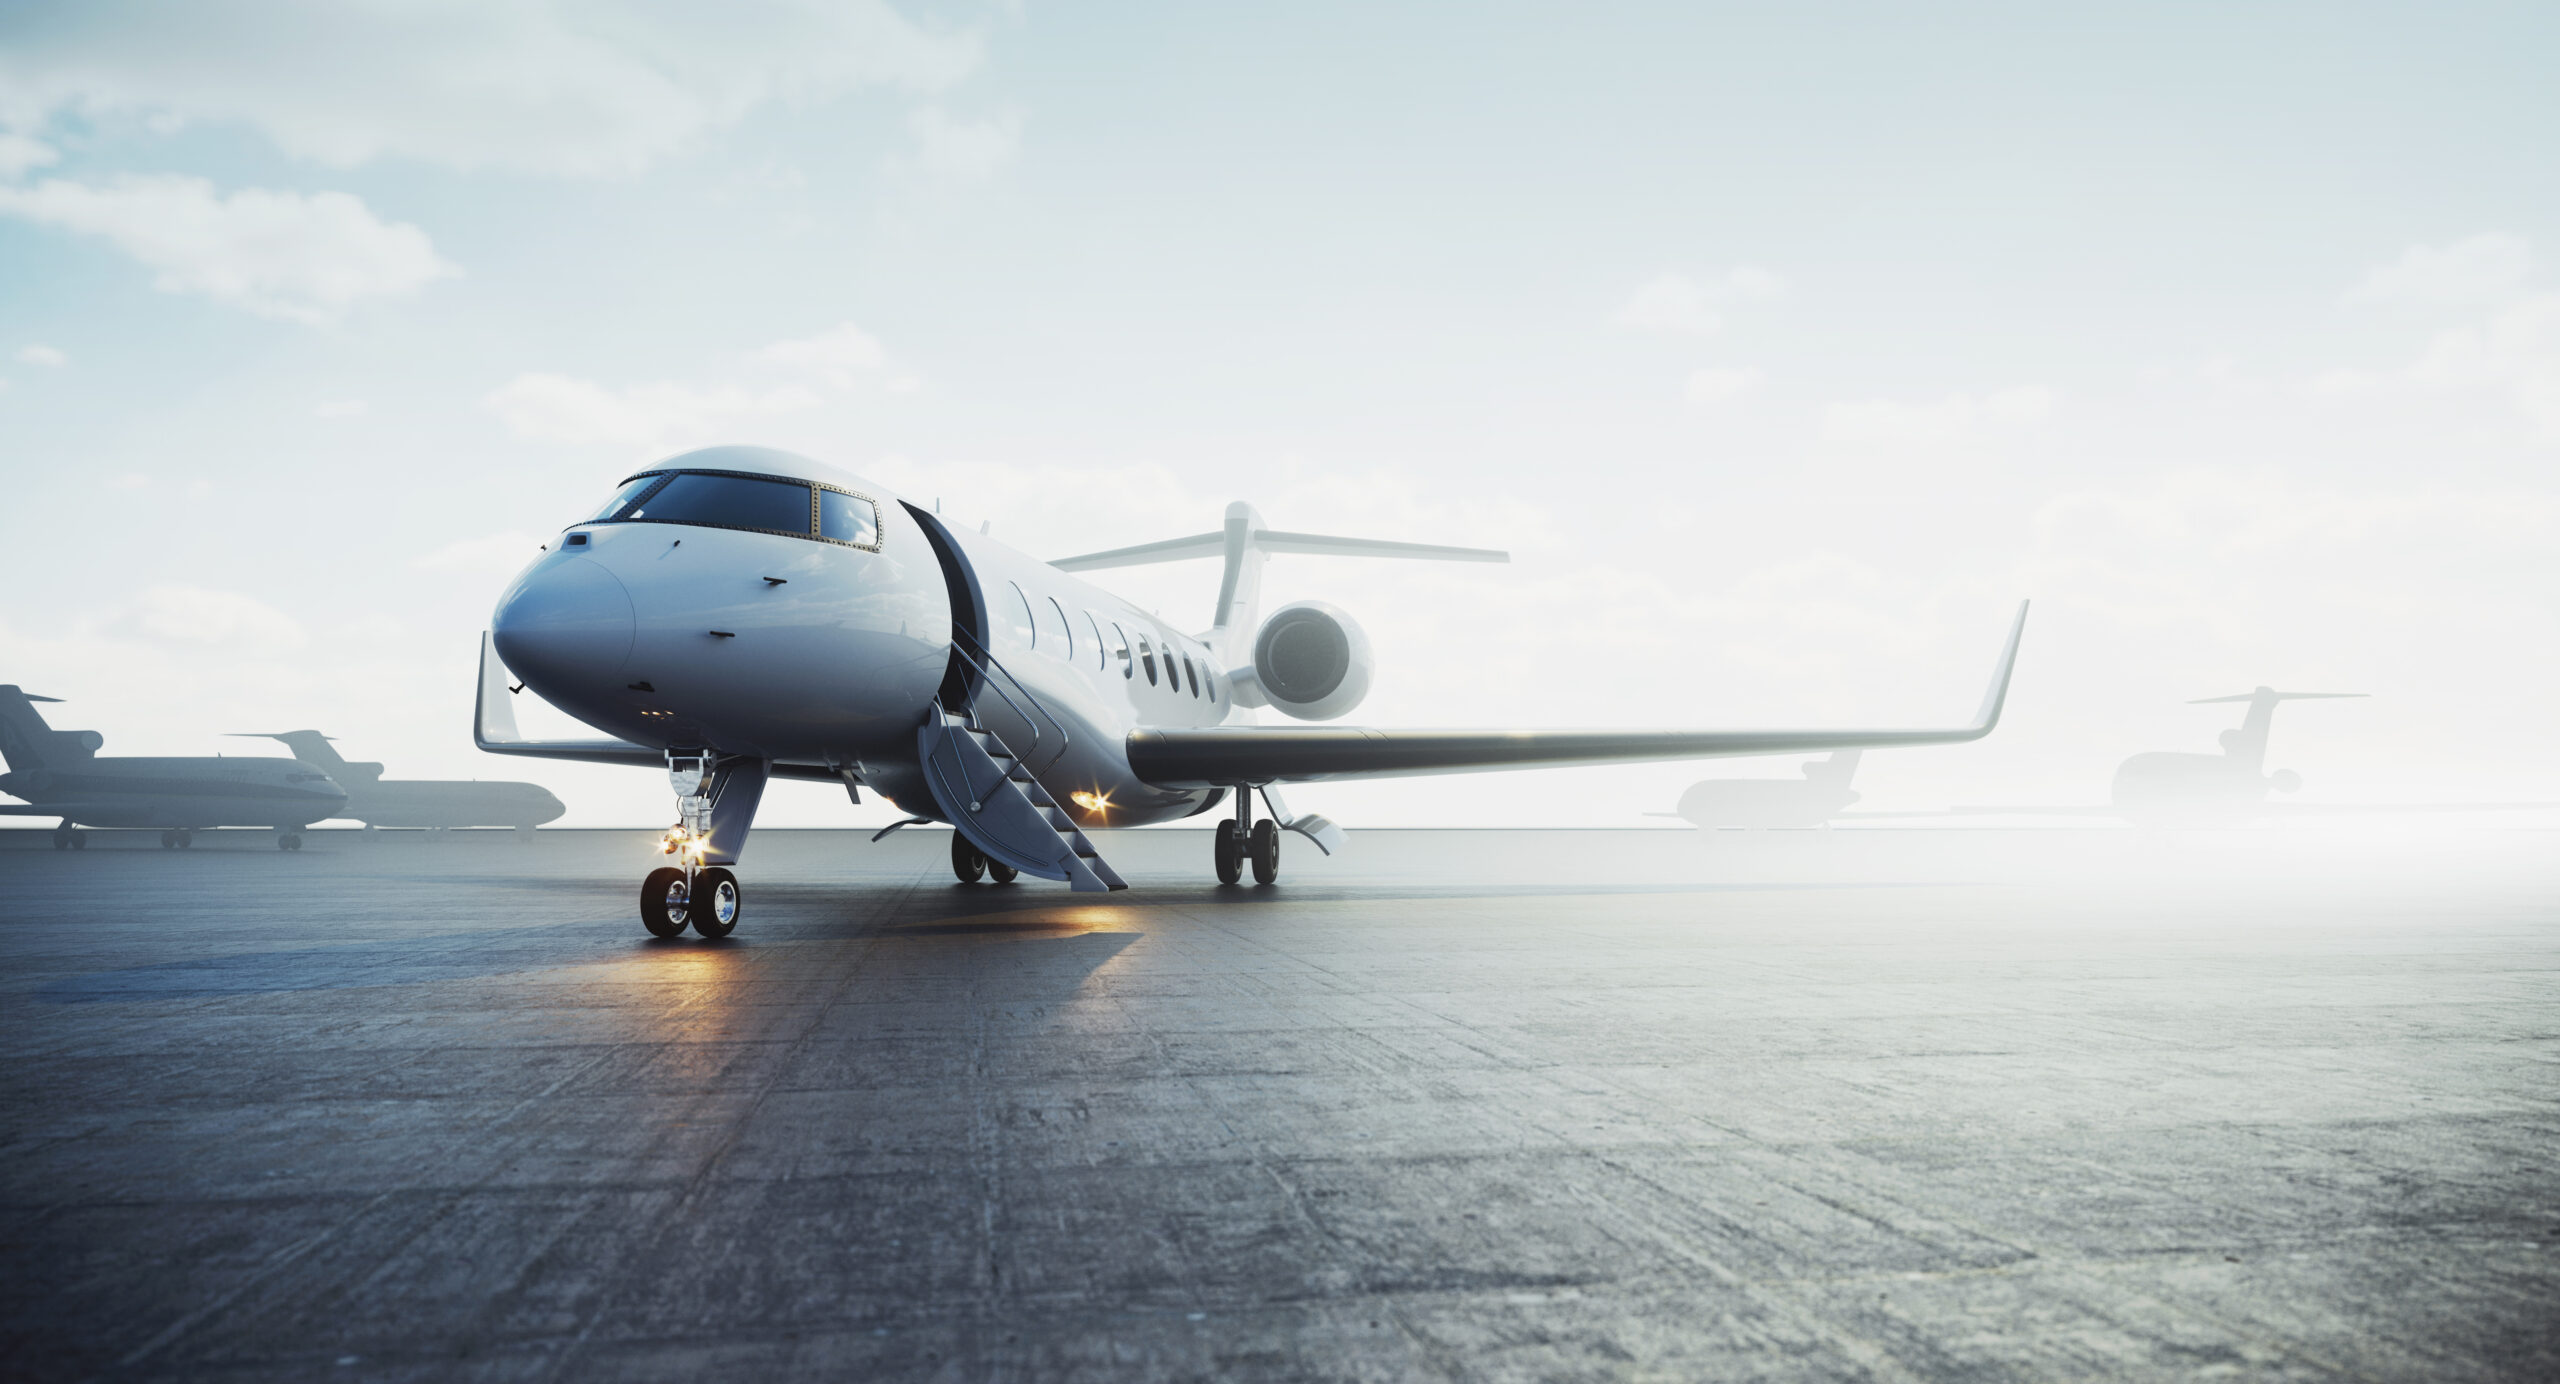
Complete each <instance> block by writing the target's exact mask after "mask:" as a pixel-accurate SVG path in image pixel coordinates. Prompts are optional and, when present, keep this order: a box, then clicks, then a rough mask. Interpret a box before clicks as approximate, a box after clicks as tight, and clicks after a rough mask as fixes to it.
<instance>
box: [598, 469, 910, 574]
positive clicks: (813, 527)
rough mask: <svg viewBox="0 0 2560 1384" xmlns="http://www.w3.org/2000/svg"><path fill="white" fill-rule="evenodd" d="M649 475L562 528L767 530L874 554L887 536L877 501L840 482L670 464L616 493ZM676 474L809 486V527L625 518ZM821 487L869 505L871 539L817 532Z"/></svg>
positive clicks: (624, 482)
mask: <svg viewBox="0 0 2560 1384" xmlns="http://www.w3.org/2000/svg"><path fill="white" fill-rule="evenodd" d="M648 476H655V477H657V478H658V482H657V484H655V485H651V486H648V487H645V488H643V489H642V490H640V491H639V492H638V493H636V494H634V495H633V496H632V497H631V498H630V499H628V500H625V501H623V502H622V503H621V504H620V505H618V506H616V507H615V509H614V511H613V513H611V514H608V515H606V516H605V517H603V518H601V519H583V520H580V521H579V522H577V523H574V524H568V525H564V526H563V528H564V530H565V529H583V528H587V527H590V526H592V525H596V524H678V525H683V526H685V527H688V528H696V529H728V530H730V531H732V532H734V533H769V534H772V535H773V536H775V537H776V538H805V539H807V540H809V541H810V542H812V543H825V544H829V545H831V546H834V547H838V548H851V549H853V550H855V551H856V552H864V553H876V552H878V551H880V545H881V542H882V540H883V539H884V538H885V537H886V536H887V535H886V533H885V532H884V531H883V529H882V527H881V522H880V502H879V501H878V500H876V499H874V498H872V497H871V496H869V495H865V494H863V493H862V492H861V491H859V490H848V489H846V488H845V487H843V486H841V485H830V484H828V483H827V482H825V481H813V480H810V479H809V478H808V477H806V476H776V475H772V474H769V473H767V472H763V471H724V470H720V469H718V468H715V467H708V466H676V467H669V468H667V469H664V470H658V469H654V468H653V469H651V470H647V471H634V472H632V473H631V474H630V475H628V476H625V477H623V478H622V479H621V480H619V481H617V482H615V483H614V490H615V493H617V494H619V493H621V492H622V491H623V490H625V489H627V488H628V487H629V486H630V485H631V483H632V482H633V481H636V480H640V479H642V478H643V477H648ZM678 476H724V477H727V478H729V479H731V480H742V481H772V482H777V483H779V484H782V485H800V486H807V487H808V488H809V527H808V528H806V529H802V530H797V531H794V530H791V529H765V528H757V527H755V526H753V525H750V524H714V523H708V522H705V521H703V520H699V519H654V518H648V517H645V516H644V517H642V518H637V519H631V518H625V517H624V516H625V515H628V514H629V513H630V512H631V511H632V510H634V509H639V508H643V507H645V506H647V504H648V503H649V501H650V500H651V499H652V498H654V497H655V496H656V495H657V493H658V492H659V491H661V490H664V489H666V488H667V482H669V481H671V480H674V479H675V478H676V477H678ZM821 490H831V491H834V492H835V493H836V494H838V495H842V496H845V497H846V498H848V499H854V500H860V501H861V502H863V503H864V504H866V505H869V506H871V541H870V542H868V543H855V542H853V541H851V540H849V539H843V538H828V537H826V536H824V535H823V534H820V533H819V532H818V492H819V491H821Z"/></svg>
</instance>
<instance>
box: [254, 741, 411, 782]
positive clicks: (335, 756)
mask: <svg viewBox="0 0 2560 1384" xmlns="http://www.w3.org/2000/svg"><path fill="white" fill-rule="evenodd" d="M231 733H232V734H233V735H235V736H237V737H239V738H241V739H243V740H281V741H283V742H284V743H285V747H286V748H287V749H290V750H292V751H293V757H294V758H296V759H299V760H301V761H302V762H303V763H305V764H308V765H310V766H311V767H313V768H315V769H318V770H320V771H322V772H323V773H326V774H327V775H328V776H329V777H331V778H333V779H335V780H337V781H338V783H339V785H340V786H341V787H343V786H345V785H346V784H347V783H349V782H357V783H362V782H365V781H367V780H370V779H378V778H380V777H382V766H381V765H379V764H351V763H349V762H348V761H347V760H346V759H345V758H344V757H343V756H341V755H340V754H339V753H338V752H337V751H336V750H334V749H331V748H330V747H329V737H328V736H325V735H322V734H321V733H320V732H318V731H316V730H235V731H233V732H231Z"/></svg>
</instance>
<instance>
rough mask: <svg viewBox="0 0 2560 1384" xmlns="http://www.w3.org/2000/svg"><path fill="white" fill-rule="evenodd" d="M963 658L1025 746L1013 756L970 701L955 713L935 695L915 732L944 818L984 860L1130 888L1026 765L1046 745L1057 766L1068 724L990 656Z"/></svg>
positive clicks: (1081, 888) (1101, 888) (1089, 886)
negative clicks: (1051, 743) (1009, 715)
mask: <svg viewBox="0 0 2560 1384" xmlns="http://www.w3.org/2000/svg"><path fill="white" fill-rule="evenodd" d="M961 656H962V657H963V658H966V659H968V661H969V662H970V663H971V664H972V665H974V666H976V667H977V669H978V671H979V672H980V673H981V675H982V677H981V679H980V682H979V691H980V695H981V696H983V695H984V693H986V692H988V691H992V692H994V693H995V694H996V695H997V696H998V697H1000V698H1001V699H1003V702H1004V703H1005V705H1006V706H1007V707H1008V708H1009V709H1010V710H1011V711H1012V712H1013V717H1012V718H1011V719H1013V720H1014V721H1016V722H1018V723H1019V727H1020V728H1019V729H1018V730H1017V731H1016V734H1017V735H1020V736H1023V738H1025V739H1026V740H1027V743H1025V744H1024V745H1023V746H1022V747H1021V752H1020V753H1016V751H1015V748H1014V746H1012V745H1009V744H1007V743H1006V741H1005V737H1003V736H1002V735H999V734H997V733H996V732H995V731H993V730H991V729H989V728H988V727H987V725H986V724H985V723H984V722H983V721H981V720H980V719H979V716H978V713H977V710H976V708H975V707H974V706H972V707H969V708H967V709H964V710H961V711H958V712H954V711H951V710H949V709H947V708H945V707H944V706H943V705H942V703H941V701H940V700H939V699H937V700H936V701H935V702H934V704H933V707H932V710H931V711H930V712H929V713H928V714H927V715H926V717H925V722H924V724H923V725H922V726H920V727H918V728H917V730H916V757H917V759H918V760H920V761H921V762H922V763H923V765H924V771H925V774H924V776H925V782H926V784H927V785H928V786H929V787H930V788H931V789H932V792H933V798H934V802H935V803H936V804H937V805H939V806H940V807H941V808H942V811H943V815H944V816H946V817H948V818H950V819H951V824H952V826H954V827H955V828H957V829H958V830H959V832H960V834H961V835H963V836H965V837H967V838H969V843H970V844H971V845H973V846H976V847H977V848H978V849H979V850H981V851H983V852H985V853H986V855H987V858H988V859H990V860H999V861H1002V862H1004V863H1005V864H1007V865H1010V866H1012V867H1013V868H1014V869H1016V870H1019V871H1021V872H1022V873H1024V874H1029V875H1038V876H1040V877H1041V878H1042V879H1055V880H1064V881H1066V882H1067V883H1068V884H1070V885H1072V886H1074V888H1075V890H1076V892H1077V893H1080V894H1098V893H1104V892H1107V891H1110V890H1114V889H1126V888H1128V887H1129V884H1128V881H1126V880H1123V879H1122V878H1120V876H1119V874H1118V873H1117V872H1116V871H1114V870H1113V869H1112V868H1111V866H1110V864H1109V863H1108V862H1106V861H1105V860H1103V858H1102V856H1101V855H1100V854H1099V853H1098V852H1096V851H1095V850H1094V848H1093V843H1092V842H1091V841H1089V840H1087V839H1086V838H1085V834H1084V833H1083V832H1082V831H1080V830H1078V829H1077V827H1076V824H1075V820H1074V819H1073V818H1071V817H1069V816H1068V815H1067V813H1066V809H1064V808H1062V807H1060V806H1059V805H1058V802H1057V800H1056V799H1055V798H1052V797H1050V796H1049V790H1047V789H1045V788H1043V787H1041V786H1040V781H1039V780H1038V779H1036V778H1034V777H1032V773H1031V770H1030V768H1029V767H1028V766H1027V765H1026V764H1025V763H1024V761H1025V759H1026V758H1028V757H1029V756H1032V755H1035V754H1040V753H1041V752H1042V751H1043V750H1044V749H1046V750H1048V751H1049V753H1048V755H1047V758H1046V760H1045V761H1044V762H1046V763H1050V764H1054V763H1056V762H1057V759H1058V756H1059V755H1060V754H1063V753H1064V751H1065V748H1066V744H1065V741H1066V728H1065V727H1064V726H1062V725H1060V724H1058V721H1057V718H1055V717H1053V716H1050V715H1049V714H1048V710H1047V708H1045V707H1042V706H1041V705H1040V703H1039V701H1038V699H1037V698H1034V697H1033V696H1032V695H1031V693H1030V690H1029V689H1028V688H1025V687H1023V686H1022V685H1021V684H1020V683H1019V682H1015V681H1014V679H1013V675H1012V674H1011V673H1009V672H1006V671H1005V670H1004V667H1003V665H1002V664H999V663H997V662H996V661H995V659H994V658H993V657H992V656H986V657H985V658H984V659H983V661H982V660H981V659H980V658H979V657H976V656H972V655H970V654H968V653H967V652H965V651H964V652H963V653H962V655H961ZM998 678H1002V679H1003V680H1004V681H1005V682H1012V683H1013V685H1014V690H1015V691H1016V692H1019V693H1021V696H1020V698H1019V699H1017V698H1016V697H1015V696H1014V695H1013V693H1009V692H1006V691H1005V690H1004V689H1003V687H1002V686H1001V685H999V683H998V681H997V679H998ZM973 700H974V699H973ZM1044 722H1045V723H1046V726H1045V728H1044V726H1043V723H1044ZM1053 736H1054V737H1055V738H1056V740H1057V742H1058V743H1057V744H1056V745H1055V746H1054V747H1050V746H1048V745H1047V744H1046V742H1047V741H1049V740H1050V739H1051V738H1052V737H1053Z"/></svg>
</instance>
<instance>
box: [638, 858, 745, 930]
mask: <svg viewBox="0 0 2560 1384" xmlns="http://www.w3.org/2000/svg"><path fill="white" fill-rule="evenodd" d="M745 898H746V896H745V894H744V893H742V892H741V891H740V890H739V888H738V877H737V876H736V875H734V874H731V873H730V872H729V871H727V870H725V869H722V868H721V867H719V866H717V865H713V866H709V867H706V868H702V869H695V870H685V869H681V868H679V867H677V866H674V865H662V866H659V867H658V868H657V869H654V870H651V871H650V872H649V877H648V878H647V879H646V880H643V881H641V884H640V925H641V926H642V927H645V928H647V929H649V935H650V936H652V937H666V938H675V937H681V936H683V935H684V930H685V929H686V928H688V927H690V928H692V929H693V930H694V931H695V932H696V933H699V934H701V935H702V936H704V937H711V938H719V937H726V936H728V935H729V934H730V933H733V932H735V931H737V930H738V914H739V913H740V912H741V911H742V910H741V905H743V904H744V902H745Z"/></svg>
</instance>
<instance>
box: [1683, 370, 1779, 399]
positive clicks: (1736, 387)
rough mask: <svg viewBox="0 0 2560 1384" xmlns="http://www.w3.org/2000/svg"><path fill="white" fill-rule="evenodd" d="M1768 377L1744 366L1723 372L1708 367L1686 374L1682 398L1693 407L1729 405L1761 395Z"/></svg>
mask: <svg viewBox="0 0 2560 1384" xmlns="http://www.w3.org/2000/svg"><path fill="white" fill-rule="evenodd" d="M1767 383H1768V376H1766V375H1763V374H1761V373H1760V372H1759V371H1757V370H1753V369H1751V368H1749V367H1747V366H1745V367H1740V368H1725V367H1718V366H1712V365H1711V366H1708V367H1706V368H1705V369H1702V370H1693V371H1690V372H1689V379H1688V382H1687V383H1686V384H1685V385H1683V386H1682V387H1681V391H1680V392H1681V394H1682V395H1683V396H1684V397H1685V398H1687V399H1688V400H1689V402H1691V403H1693V404H1729V403H1732V402H1734V401H1735V400H1738V399H1741V398H1742V397H1744V396H1745V395H1749V394H1756V393H1758V392H1760V387H1761V386H1762V385H1764V384H1767Z"/></svg>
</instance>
